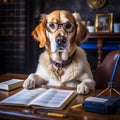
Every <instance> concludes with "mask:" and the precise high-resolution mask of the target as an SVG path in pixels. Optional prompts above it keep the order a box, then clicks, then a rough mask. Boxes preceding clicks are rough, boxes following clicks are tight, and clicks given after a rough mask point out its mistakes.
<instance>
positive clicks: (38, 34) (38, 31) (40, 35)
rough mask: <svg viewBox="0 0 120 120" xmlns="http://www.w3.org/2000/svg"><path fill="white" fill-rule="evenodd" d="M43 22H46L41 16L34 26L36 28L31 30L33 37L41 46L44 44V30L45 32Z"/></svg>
mask: <svg viewBox="0 0 120 120" xmlns="http://www.w3.org/2000/svg"><path fill="white" fill-rule="evenodd" d="M45 23H46V17H45V15H44V17H42V20H41V22H40V24H39V25H37V26H36V28H35V29H34V30H33V31H32V36H33V37H34V39H36V40H38V41H39V42H40V44H39V47H40V48H42V47H44V46H45V43H46V39H47V38H46V32H45Z"/></svg>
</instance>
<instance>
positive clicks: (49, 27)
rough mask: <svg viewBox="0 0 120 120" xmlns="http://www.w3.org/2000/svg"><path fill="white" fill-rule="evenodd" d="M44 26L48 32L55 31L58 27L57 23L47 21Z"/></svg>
mask: <svg viewBox="0 0 120 120" xmlns="http://www.w3.org/2000/svg"><path fill="white" fill-rule="evenodd" d="M46 28H47V30H48V31H49V32H55V31H56V30H57V28H58V25H57V23H47V24H46Z"/></svg>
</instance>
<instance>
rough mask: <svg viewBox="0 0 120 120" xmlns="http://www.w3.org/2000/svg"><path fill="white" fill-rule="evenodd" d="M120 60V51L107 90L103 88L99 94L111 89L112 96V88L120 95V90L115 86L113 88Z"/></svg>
mask: <svg viewBox="0 0 120 120" xmlns="http://www.w3.org/2000/svg"><path fill="white" fill-rule="evenodd" d="M119 61H120V53H118V55H117V57H116V60H115V64H114V67H113V71H112V74H111V78H110V81H109V82H108V87H107V88H106V89H105V90H103V91H102V92H101V93H99V94H98V96H99V95H102V94H103V93H104V92H106V91H107V90H110V96H111V95H112V90H113V91H114V92H116V93H117V94H118V95H120V92H119V91H117V90H116V89H115V88H113V84H114V78H115V74H116V70H117V66H118V63H119Z"/></svg>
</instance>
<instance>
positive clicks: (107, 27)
mask: <svg viewBox="0 0 120 120" xmlns="http://www.w3.org/2000/svg"><path fill="white" fill-rule="evenodd" d="M112 25H113V13H107V14H96V17H95V28H96V32H112Z"/></svg>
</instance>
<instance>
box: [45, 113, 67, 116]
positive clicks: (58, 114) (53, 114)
mask: <svg viewBox="0 0 120 120" xmlns="http://www.w3.org/2000/svg"><path fill="white" fill-rule="evenodd" d="M47 114H48V116H54V117H66V115H65V114H62V113H50V112H48V113H47Z"/></svg>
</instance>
